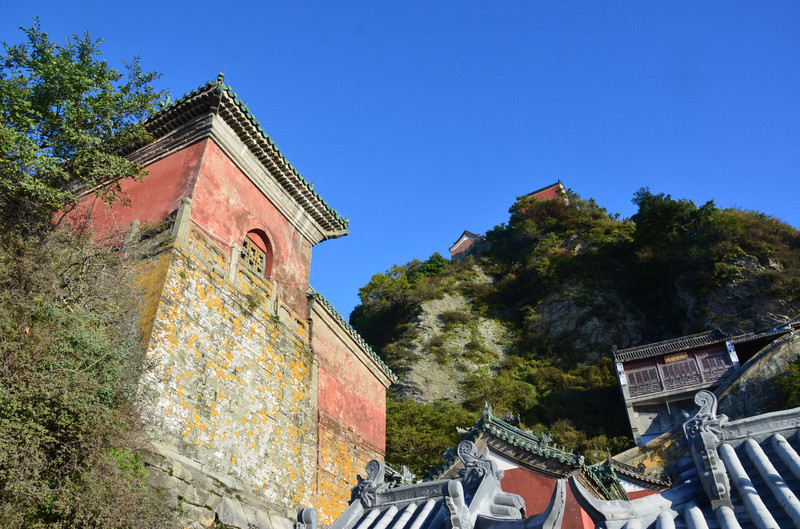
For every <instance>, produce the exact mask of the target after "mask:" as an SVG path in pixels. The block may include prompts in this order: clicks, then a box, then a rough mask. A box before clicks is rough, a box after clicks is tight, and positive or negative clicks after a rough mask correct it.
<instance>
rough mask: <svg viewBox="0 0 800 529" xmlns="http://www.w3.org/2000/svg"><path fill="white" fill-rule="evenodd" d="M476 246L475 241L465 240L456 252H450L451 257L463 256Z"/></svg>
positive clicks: (457, 247)
mask: <svg viewBox="0 0 800 529" xmlns="http://www.w3.org/2000/svg"><path fill="white" fill-rule="evenodd" d="M473 244H475V239H464V241H462V242H461V244H459V245H458V246H456V248H455V250H452V251H451V252H450V257H455V256H457V255H461V254H462V253H464V252H466V251H467V250H468V249H469V247H470V246H472V245H473Z"/></svg>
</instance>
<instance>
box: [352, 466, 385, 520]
mask: <svg viewBox="0 0 800 529" xmlns="http://www.w3.org/2000/svg"><path fill="white" fill-rule="evenodd" d="M366 471H367V477H365V478H362V477H361V476H357V479H358V485H356V486H355V487H353V491H352V492H351V494H350V503H353V502H354V501H356V500H360V501H361V505H363V506H364V508H365V509H369V508H370V507H374V506H375V505H377V503H378V493H379V492H381V491H384V490H386V489H388V488H389V486H388V485H387V484H386V483H384V482H383V476H384V474H385V473H386V466H385V465H384V464H383V463H381V462H380V461H378V460H377V459H373V460H371V461H370V462H369V463H367V467H366Z"/></svg>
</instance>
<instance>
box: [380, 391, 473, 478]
mask: <svg viewBox="0 0 800 529" xmlns="http://www.w3.org/2000/svg"><path fill="white" fill-rule="evenodd" d="M477 419H478V414H477V413H470V412H467V411H465V410H464V409H463V408H462V407H461V406H459V405H457V404H452V403H449V402H445V401H440V402H435V403H433V404H422V403H418V402H415V401H413V400H405V399H404V400H397V399H396V398H395V397H394V396H392V395H391V394H390V395H389V396H388V397H387V399H386V460H387V461H390V462H391V463H392V464H394V465H406V466H407V467H408V469H409V470H411V471H412V472H413V473H415V474H416V475H417V476H424V475H426V474H427V473H428V472H430V470H432V469H433V468H435V467H436V466H438V465H439V464H440V463H441V461H442V456H443V455H444V452H445V451H446V450H447V449H448V448H450V447H453V446H455V445H456V444H458V442H459V441H460V440H461V437H460V435H459V434H458V432H457V431H456V428H459V427H460V428H469V427H471V426H472V425H473V424H475V421H476V420H477Z"/></svg>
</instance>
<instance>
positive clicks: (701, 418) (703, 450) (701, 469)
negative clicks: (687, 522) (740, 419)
mask: <svg viewBox="0 0 800 529" xmlns="http://www.w3.org/2000/svg"><path fill="white" fill-rule="evenodd" d="M694 403H695V404H697V405H698V406H700V410H698V412H697V413H696V414H695V416H694V417H692V418H691V419H689V420H688V421H686V422H685V423H684V424H683V431H684V433H685V434H686V440H687V441H688V442H689V448H690V450H691V453H692V459H693V460H694V464H695V467H697V473H698V474H699V476H700V481H701V482H702V484H703V489H704V490H705V492H706V494H707V495H708V497H709V499H710V500H711V507H712V508H713V509H714V510H716V509H717V508H719V507H722V506H726V507H730V508H733V504H732V503H731V493H730V491H731V486H730V481H729V480H728V473H727V472H726V470H725V466H724V464H723V463H722V461H721V460H720V458H719V455H718V454H717V447H718V446H719V444H720V443H721V442H722V425H723V424H725V423H726V422H728V416H727V415H719V416H717V397H716V395H714V394H713V393H712V392H710V391H707V390H703V391H700V392H698V393H697V394H696V395H695V397H694Z"/></svg>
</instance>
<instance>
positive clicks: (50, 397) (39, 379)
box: [0, 231, 170, 528]
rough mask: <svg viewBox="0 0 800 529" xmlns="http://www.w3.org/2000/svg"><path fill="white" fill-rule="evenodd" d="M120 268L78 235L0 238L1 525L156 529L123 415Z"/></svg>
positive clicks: (126, 293) (128, 381) (126, 372)
mask: <svg viewBox="0 0 800 529" xmlns="http://www.w3.org/2000/svg"><path fill="white" fill-rule="evenodd" d="M125 272H126V269H125V261H124V259H123V258H122V257H121V256H120V254H119V253H118V252H115V251H113V249H109V248H106V247H102V246H98V245H96V244H95V243H94V242H92V240H91V239H90V238H89V237H88V236H86V235H85V234H76V233H71V232H66V231H57V232H53V233H51V234H49V235H47V236H45V237H39V238H36V239H35V240H31V239H24V238H20V237H15V236H9V235H6V236H4V237H3V238H1V239H0V336H2V339H0V525H2V526H3V527H126V526H127V527H133V526H137V527H154V528H155V527H163V526H164V525H165V524H166V523H168V522H169V520H170V515H169V513H168V511H167V510H166V508H165V507H164V503H163V501H162V499H161V497H160V495H159V493H158V492H157V491H155V490H154V489H151V488H150V487H148V486H147V485H146V477H147V472H146V470H145V467H144V465H143V463H142V461H141V459H140V458H139V456H138V455H137V451H136V449H137V448H138V447H139V446H141V444H142V443H141V437H140V425H139V421H138V416H137V414H136V412H135V410H134V408H133V403H132V402H133V396H134V393H135V388H136V380H137V376H138V374H139V373H140V371H141V357H140V354H139V349H138V348H137V344H136V341H135V339H134V338H135V337H134V336H133V329H132V327H131V326H130V323H131V314H130V312H129V311H130V308H131V307H132V306H133V303H132V301H133V299H132V291H131V289H130V288H128V287H127V286H126V285H125V283H124V276H125Z"/></svg>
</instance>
